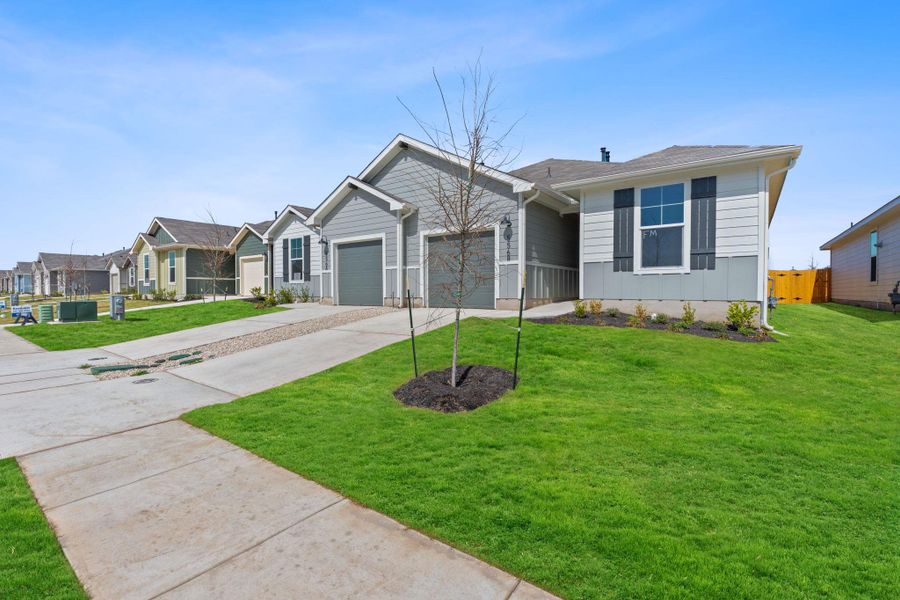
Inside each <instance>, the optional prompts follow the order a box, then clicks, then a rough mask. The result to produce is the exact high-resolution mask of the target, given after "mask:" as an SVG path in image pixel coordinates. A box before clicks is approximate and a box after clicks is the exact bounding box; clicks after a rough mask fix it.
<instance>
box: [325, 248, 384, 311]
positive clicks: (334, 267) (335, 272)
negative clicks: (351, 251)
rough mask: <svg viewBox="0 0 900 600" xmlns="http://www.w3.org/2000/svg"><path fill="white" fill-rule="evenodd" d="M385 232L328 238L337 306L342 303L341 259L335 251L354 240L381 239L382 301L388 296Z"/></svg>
mask: <svg viewBox="0 0 900 600" xmlns="http://www.w3.org/2000/svg"><path fill="white" fill-rule="evenodd" d="M385 237H386V236H385V234H384V232H382V233H373V234H363V235H353V236H349V237H343V238H338V239H336V240H328V245H329V247H330V254H331V256H332V257H334V258H332V262H331V271H328V272H329V273H331V274H332V275H331V297H332V299H333V301H334V304H335V306H338V305H340V296H339V295H338V292H339V290H338V276H339V275H338V270H339V268H340V264H339V261H338V259H337V254H336V253H335V250H336V248H335V246H340V245H342V244H352V243H353V242H368V241H372V240H379V241H381V269H380V271H381V303H382V304H384V299H385V298H386V297H387V287H386V286H387V279H386V278H385V276H384V271H385V269H386V267H387V248H385V246H386V245H387V242H386V240H385ZM321 273H325V271H321Z"/></svg>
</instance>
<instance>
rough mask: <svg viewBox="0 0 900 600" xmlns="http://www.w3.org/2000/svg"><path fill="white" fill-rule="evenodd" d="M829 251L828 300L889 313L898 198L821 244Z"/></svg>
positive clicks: (899, 225) (899, 236) (899, 224)
mask: <svg viewBox="0 0 900 600" xmlns="http://www.w3.org/2000/svg"><path fill="white" fill-rule="evenodd" d="M820 249H821V250H830V251H831V299H832V301H834V302H840V303H842V304H855V305H857V306H866V307H869V308H882V309H890V308H891V303H890V299H889V297H888V294H889V293H890V292H891V290H893V289H894V286H895V285H897V284H898V283H900V196H897V197H896V198H894V199H893V200H891V201H890V202H888V203H887V204H885V205H884V206H882V207H881V208H879V209H878V210H876V211H875V212H873V213H872V214H870V215H868V216H867V217H865V218H864V219H862V220H861V221H859V222H858V223H855V224H851V226H850V227H849V228H848V229H845V230H844V231H843V232H841V233H839V234H838V235H837V236H835V237H833V238H832V239H830V240H828V241H827V242H825V243H824V244H823V245H822V247H821V248H820Z"/></svg>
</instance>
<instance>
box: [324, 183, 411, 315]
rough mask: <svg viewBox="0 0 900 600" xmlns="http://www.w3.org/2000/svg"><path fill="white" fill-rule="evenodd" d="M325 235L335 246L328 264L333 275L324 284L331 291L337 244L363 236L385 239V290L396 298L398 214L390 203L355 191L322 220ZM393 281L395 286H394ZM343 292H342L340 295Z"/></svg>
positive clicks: (387, 295) (329, 274) (328, 275)
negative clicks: (393, 210)
mask: <svg viewBox="0 0 900 600" xmlns="http://www.w3.org/2000/svg"><path fill="white" fill-rule="evenodd" d="M322 233H323V234H324V235H325V237H327V238H328V241H329V243H330V244H332V251H331V255H330V256H329V259H328V262H329V267H331V268H332V270H331V273H326V274H324V276H325V279H327V280H328V281H326V282H323V283H324V285H325V287H326V289H327V290H328V291H329V292H330V291H331V288H332V286H331V283H332V282H331V279H332V277H333V267H334V258H335V257H334V254H335V253H336V252H337V247H336V244H340V243H341V240H344V239H353V238H361V237H369V236H371V237H372V238H375V237H379V236H382V235H383V236H384V250H383V253H384V263H385V264H384V265H383V267H384V268H383V277H384V279H383V287H384V293H385V297H386V298H390V297H392V296H396V294H397V286H396V279H394V278H395V277H396V272H397V214H396V212H392V211H391V210H390V207H389V206H388V204H387V202H385V201H384V200H381V199H379V198H376V197H375V196H373V195H371V194H369V193H368V192H366V191H364V190H361V189H358V190H352V191H351V192H350V193H349V194H347V196H346V197H345V198H344V199H343V200H341V201H340V202H339V203H338V205H337V206H335V207H334V209H332V211H331V212H329V213H328V214H327V215H326V216H325V218H324V219H323V221H322ZM392 282H393V287H390V285H391V284H392ZM338 293H340V292H338Z"/></svg>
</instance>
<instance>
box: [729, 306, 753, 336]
mask: <svg viewBox="0 0 900 600" xmlns="http://www.w3.org/2000/svg"><path fill="white" fill-rule="evenodd" d="M757 312H759V307H758V306H755V305H751V304H747V302H746V301H745V300H741V301H740V302H732V303H731V304H729V305H728V312H727V313H725V320H726V321H728V324H729V325H731V327H732V328H734V329H737V330H738V331H740V330H741V329H742V328H752V327H753V318H754V317H755V316H756V313H757Z"/></svg>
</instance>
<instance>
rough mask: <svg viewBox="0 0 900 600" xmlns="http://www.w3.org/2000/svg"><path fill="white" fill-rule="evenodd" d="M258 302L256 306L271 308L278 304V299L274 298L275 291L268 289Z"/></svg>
mask: <svg viewBox="0 0 900 600" xmlns="http://www.w3.org/2000/svg"><path fill="white" fill-rule="evenodd" d="M259 304H262V306H260V305H259ZM259 304H257V305H256V307H257V308H271V307H273V306H278V300H277V299H276V298H275V292H274V291H273V290H269V293H268V294H266V297H265V298H264V299H263V301H262V302H260V303H259Z"/></svg>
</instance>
